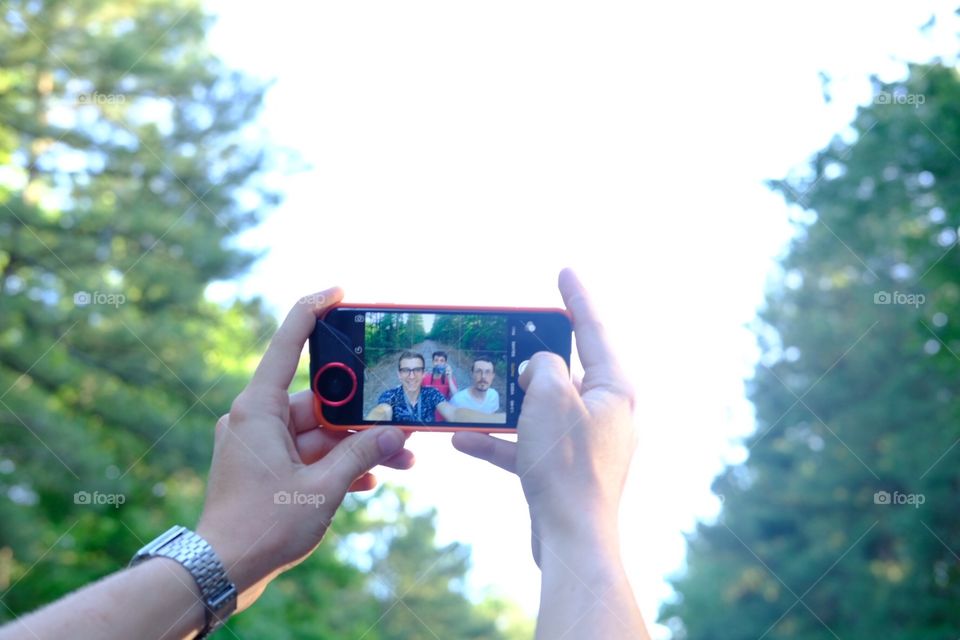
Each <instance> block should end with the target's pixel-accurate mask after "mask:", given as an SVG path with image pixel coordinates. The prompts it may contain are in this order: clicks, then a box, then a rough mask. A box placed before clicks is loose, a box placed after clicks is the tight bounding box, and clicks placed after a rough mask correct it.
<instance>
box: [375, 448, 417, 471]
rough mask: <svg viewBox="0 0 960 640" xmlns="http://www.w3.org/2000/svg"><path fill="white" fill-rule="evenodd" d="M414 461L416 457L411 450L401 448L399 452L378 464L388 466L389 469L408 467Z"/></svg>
mask: <svg viewBox="0 0 960 640" xmlns="http://www.w3.org/2000/svg"><path fill="white" fill-rule="evenodd" d="M416 462H417V457H416V456H415V455H414V454H413V451H410V450H409V449H401V450H400V452H399V453H395V454H394V455H392V456H390V457H389V458H387V459H386V460H384V461H383V462H381V463H380V466H382V467H390V468H391V469H410V468H411V467H413V465H414V464H416Z"/></svg>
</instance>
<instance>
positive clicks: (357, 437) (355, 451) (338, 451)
mask: <svg viewBox="0 0 960 640" xmlns="http://www.w3.org/2000/svg"><path fill="white" fill-rule="evenodd" d="M404 441H405V438H404V435H403V432H402V431H401V430H400V429H397V428H395V427H377V428H375V429H366V430H364V431H360V432H358V433H353V434H351V435H349V436H347V437H346V438H344V439H343V440H341V441H340V442H338V443H337V445H336V446H335V447H334V448H333V449H331V450H330V453H328V454H327V455H325V456H324V457H323V459H322V460H320V461H318V462H317V463H316V465H317V466H318V467H319V471H320V474H319V478H318V479H320V478H322V479H323V481H324V482H325V483H332V484H333V486H334V487H336V489H337V490H338V491H342V492H343V493H346V491H347V489H348V488H349V487H350V484H351V483H352V482H353V481H354V480H356V479H357V478H359V477H360V476H362V475H363V474H365V473H366V472H368V471H370V469H372V468H373V467H375V466H377V465H378V464H380V462H382V461H384V460H386V459H387V458H389V457H390V456H392V455H393V454H395V453H397V452H398V451H400V450H401V449H403V444H404Z"/></svg>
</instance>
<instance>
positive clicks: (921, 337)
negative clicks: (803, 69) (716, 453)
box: [660, 63, 960, 640]
mask: <svg viewBox="0 0 960 640" xmlns="http://www.w3.org/2000/svg"><path fill="white" fill-rule="evenodd" d="M875 89H876V97H875V99H874V102H873V104H871V105H869V106H866V107H863V108H861V109H860V110H859V111H858V114H857V116H856V118H855V121H854V122H853V123H852V126H851V129H850V131H848V132H846V133H845V135H843V136H837V137H836V138H835V139H834V140H833V141H832V143H831V144H830V145H828V146H827V148H825V149H823V150H822V151H820V152H819V153H817V154H816V156H815V157H814V158H813V160H812V162H811V164H810V167H809V171H807V172H804V173H803V175H798V176H792V177H789V178H787V179H784V180H780V181H775V182H773V183H771V186H772V187H773V188H774V189H776V190H777V191H779V192H780V193H782V194H783V195H784V197H785V198H786V199H787V201H788V202H789V203H791V204H792V205H795V207H796V211H797V220H798V222H797V236H796V239H795V241H794V242H793V244H792V246H791V248H790V251H789V254H788V255H787V256H786V258H785V259H784V261H783V264H782V267H783V272H782V278H780V279H779V282H778V283H777V286H775V287H773V288H772V289H771V291H770V293H769V295H768V297H767V302H766V305H765V310H764V311H763V313H762V314H761V319H760V321H759V322H758V324H757V332H758V334H759V336H760V343H761V347H762V352H763V355H762V358H761V363H760V364H759V365H758V367H757V369H756V372H755V375H754V378H753V379H752V380H751V381H750V383H749V395H750V398H751V400H752V401H753V403H754V405H755V408H756V419H757V431H756V433H755V434H754V435H753V436H752V437H750V438H749V439H748V440H747V441H746V443H745V445H746V447H747V448H748V452H749V457H748V458H747V460H746V461H745V462H744V463H743V464H739V465H735V466H731V467H729V468H727V469H726V471H725V472H724V473H722V474H721V475H720V476H719V477H718V478H717V479H716V481H715V482H714V485H713V490H714V491H715V492H716V493H717V494H718V495H719V496H721V498H722V499H723V506H722V509H721V513H720V515H719V517H718V520H717V522H715V523H711V524H700V525H699V526H698V527H697V529H696V531H695V533H694V534H692V535H691V536H689V537H688V553H687V567H686V570H685V571H684V572H683V573H682V574H680V575H678V576H676V577H675V578H674V580H673V586H674V588H675V589H676V591H677V597H676V599H675V600H674V601H673V602H671V603H668V604H667V605H665V606H664V607H663V608H662V610H661V616H660V619H661V621H662V622H664V623H665V624H667V625H669V626H670V627H671V629H672V630H673V631H674V636H675V637H676V638H696V639H697V640H710V639H714V638H716V639H720V638H722V639H724V640H738V639H741V638H743V639H746V638H750V639H752V640H755V639H756V638H761V637H763V638H805V639H815V638H824V639H826V638H837V637H840V638H871V637H873V638H880V637H882V638H897V639H904V640H906V639H910V640H920V639H933V638H948V637H954V636H955V635H956V629H957V628H958V626H960V609H958V608H957V606H956V603H957V601H958V599H960V571H958V558H960V555H958V554H960V517H958V516H957V515H956V509H955V507H956V504H957V495H958V489H960V448H958V447H957V446H956V445H957V443H958V441H960V395H958V380H960V358H958V354H960V329H958V327H960V324H958V322H957V319H958V318H960V253H958V251H957V248H956V244H957V229H958V225H960V155H958V153H960V79H958V75H957V70H956V69H954V68H953V67H947V66H942V65H940V64H937V63H933V64H929V65H913V66H911V67H910V68H909V75H908V77H907V78H906V79H905V80H904V81H902V82H897V83H892V84H883V83H880V82H878V81H876V80H875ZM911 496H912V498H911ZM898 501H902V502H905V503H902V504H898V503H897V502H898ZM921 501H922V502H923V503H922V504H916V503H919V502H921ZM911 502H912V504H910V503H911Z"/></svg>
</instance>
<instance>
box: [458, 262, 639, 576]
mask: <svg viewBox="0 0 960 640" xmlns="http://www.w3.org/2000/svg"><path fill="white" fill-rule="evenodd" d="M559 287H560V293H561V295H562V296H563V299H564V303H565V304H566V307H567V309H568V310H569V311H570V313H571V315H572V316H573V325H574V332H575V335H576V341H577V352H578V354H579V355H580V361H581V362H582V363H583V367H584V377H583V380H582V382H580V383H579V384H577V383H574V382H571V380H570V376H569V373H568V371H567V367H566V364H565V363H564V361H563V359H562V358H560V357H559V356H557V355H555V354H552V353H547V352H541V353H537V354H535V355H534V356H533V358H531V359H530V363H529V365H528V366H527V367H526V368H525V369H524V371H523V373H522V374H521V376H520V379H519V383H520V386H521V387H522V388H523V389H524V391H525V393H526V395H525V397H524V400H523V406H522V408H521V410H520V417H519V420H518V423H517V434H518V435H517V442H516V443H514V442H508V441H506V440H501V439H499V438H496V437H494V436H490V435H486V434H481V433H472V432H458V433H456V434H455V435H454V437H453V445H454V446H455V447H456V448H457V449H459V450H460V451H463V452H464V453H467V454H469V455H472V456H474V457H477V458H482V459H484V460H487V461H488V462H491V463H493V464H495V465H497V466H499V467H501V468H503V469H506V470H507V471H510V472H512V473H516V474H517V475H518V476H519V477H520V482H521V485H522V486H523V492H524V495H525V496H526V498H527V502H528V504H529V506H530V516H531V520H532V525H533V541H532V542H533V555H534V560H535V561H536V562H537V564H538V565H539V564H540V547H541V542H543V543H544V544H547V545H552V544H553V542H554V541H555V542H556V544H557V545H558V546H560V545H562V546H567V545H570V544H572V545H576V544H595V543H598V542H601V541H604V542H609V540H610V536H614V537H615V536H616V532H617V513H618V510H619V504H620V498H621V495H622V493H623V486H624V483H625V481H626V476H627V470H628V468H629V465H630V459H631V458H632V457H633V451H634V449H635V448H636V442H637V437H636V433H635V430H634V426H633V403H634V392H633V389H632V387H631V385H630V383H629V382H628V381H627V379H626V377H625V376H624V374H623V372H622V371H621V369H620V366H619V364H618V362H617V359H616V357H615V355H614V353H613V350H612V349H611V347H610V344H609V342H608V341H607V338H606V336H605V334H604V331H603V326H602V324H601V322H600V320H599V318H598V317H597V316H596V313H595V311H594V309H593V307H592V305H591V303H590V300H589V298H588V296H587V293H586V290H585V289H584V288H583V285H582V284H581V283H580V281H579V280H578V279H577V277H576V276H575V275H574V273H573V272H572V271H570V270H569V269H565V270H563V271H562V272H561V273H560V278H559Z"/></svg>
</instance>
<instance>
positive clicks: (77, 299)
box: [73, 291, 90, 307]
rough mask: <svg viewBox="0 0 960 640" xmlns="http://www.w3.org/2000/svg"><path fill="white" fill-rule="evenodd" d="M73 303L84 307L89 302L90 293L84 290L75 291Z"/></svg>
mask: <svg viewBox="0 0 960 640" xmlns="http://www.w3.org/2000/svg"><path fill="white" fill-rule="evenodd" d="M73 304H75V305H77V306H78V307H85V306H87V305H88V304H90V294H89V293H88V292H86V291H77V292H76V293H75V294H73Z"/></svg>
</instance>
